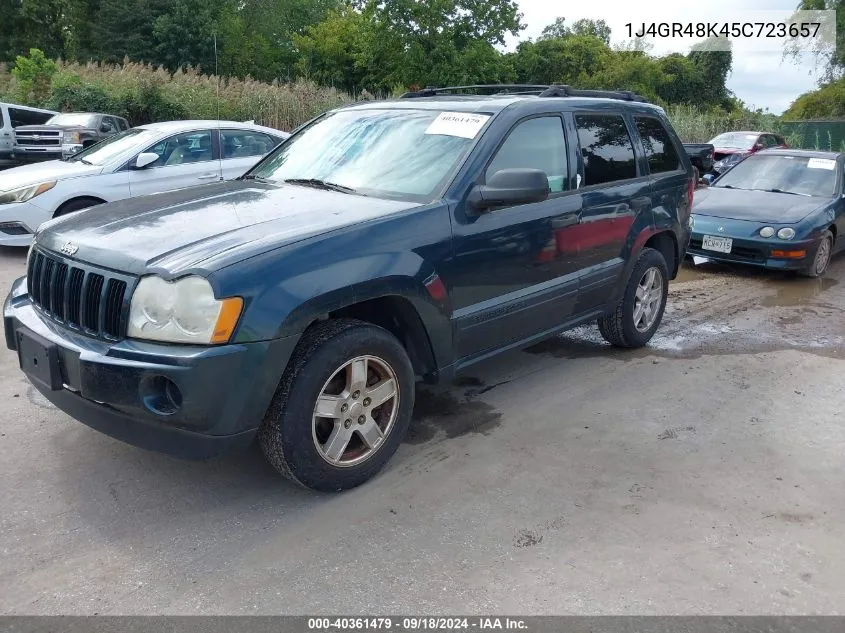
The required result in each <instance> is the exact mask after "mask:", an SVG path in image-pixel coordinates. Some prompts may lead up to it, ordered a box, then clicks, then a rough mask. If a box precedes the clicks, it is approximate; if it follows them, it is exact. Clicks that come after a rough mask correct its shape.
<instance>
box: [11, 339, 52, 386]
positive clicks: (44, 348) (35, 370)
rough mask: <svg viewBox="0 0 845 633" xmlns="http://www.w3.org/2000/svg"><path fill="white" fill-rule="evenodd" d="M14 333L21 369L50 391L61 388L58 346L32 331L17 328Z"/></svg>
mask: <svg viewBox="0 0 845 633" xmlns="http://www.w3.org/2000/svg"><path fill="white" fill-rule="evenodd" d="M15 335H16V338H17V343H18V362H19V363H20V366H21V370H22V371H23V372H24V373H25V374H26V375H27V376H29V377H30V378H31V379H32V380H34V381H36V382H39V383H41V384H42V385H44V386H45V387H47V388H48V389H50V390H51V391H59V390H60V389H62V386H63V383H62V371H61V366H60V364H59V348H58V347H56V345H54V344H53V343H51V342H50V341H48V340H47V339H45V338H43V337H41V336H38V335H37V334H35V333H34V332H29V331H25V330H17V331H16V332H15Z"/></svg>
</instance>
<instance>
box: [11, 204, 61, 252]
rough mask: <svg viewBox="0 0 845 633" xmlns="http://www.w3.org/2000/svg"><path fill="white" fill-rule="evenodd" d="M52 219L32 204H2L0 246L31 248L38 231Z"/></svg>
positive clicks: (48, 213)
mask: <svg viewBox="0 0 845 633" xmlns="http://www.w3.org/2000/svg"><path fill="white" fill-rule="evenodd" d="M50 218H51V214H50V212H49V211H46V210H44V209H42V208H41V207H38V206H36V205H34V204H33V203H32V202H15V203H13V204H0V246H29V245H30V244H31V243H32V236H33V234H34V233H35V231H36V229H37V228H38V227H39V226H40V225H41V224H42V223H43V222H46V221H47V220H49V219H50Z"/></svg>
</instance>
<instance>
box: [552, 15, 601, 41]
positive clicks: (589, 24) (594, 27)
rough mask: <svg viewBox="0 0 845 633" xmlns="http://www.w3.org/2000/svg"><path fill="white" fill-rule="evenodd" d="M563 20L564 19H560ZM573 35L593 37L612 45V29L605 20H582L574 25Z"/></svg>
mask: <svg viewBox="0 0 845 633" xmlns="http://www.w3.org/2000/svg"><path fill="white" fill-rule="evenodd" d="M559 19H562V18H559ZM572 34H573V35H592V36H593V37H597V38H599V39H600V40H601V41H602V42H604V43H605V44H608V45H609V44H610V27H609V26H608V25H607V22H605V21H604V20H590V19H587V18H581V19H580V20H576V21H575V23H574V24H573V25H572Z"/></svg>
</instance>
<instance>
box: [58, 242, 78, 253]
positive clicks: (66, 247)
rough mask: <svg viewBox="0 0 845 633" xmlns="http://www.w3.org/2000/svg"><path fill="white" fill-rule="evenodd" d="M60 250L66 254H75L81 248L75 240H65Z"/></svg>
mask: <svg viewBox="0 0 845 633" xmlns="http://www.w3.org/2000/svg"><path fill="white" fill-rule="evenodd" d="M59 250H60V251H61V252H62V253H64V254H65V255H73V254H75V253H76V251H78V250H79V247H78V246H77V245H76V244H74V243H73V242H65V243H64V244H62V247H61V248H60V249H59Z"/></svg>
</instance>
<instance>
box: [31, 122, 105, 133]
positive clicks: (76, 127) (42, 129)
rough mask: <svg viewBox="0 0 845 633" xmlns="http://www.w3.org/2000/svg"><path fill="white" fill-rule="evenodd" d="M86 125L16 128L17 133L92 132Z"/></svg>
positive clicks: (43, 125)
mask: <svg viewBox="0 0 845 633" xmlns="http://www.w3.org/2000/svg"><path fill="white" fill-rule="evenodd" d="M90 129H92V128H89V127H87V126H85V125H47V124H46V123H43V124H41V125H19V126H18V127H16V128H15V132H55V131H56V130H73V131H76V130H79V131H82V130H90Z"/></svg>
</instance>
